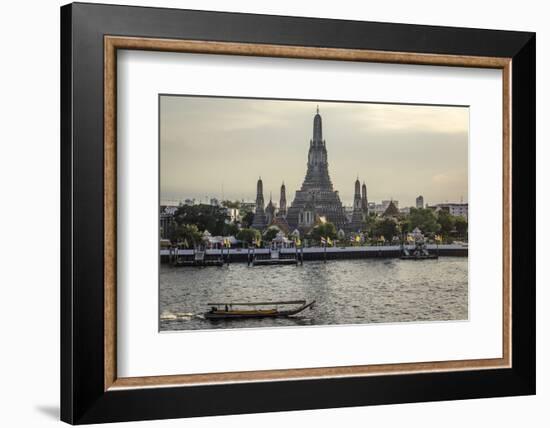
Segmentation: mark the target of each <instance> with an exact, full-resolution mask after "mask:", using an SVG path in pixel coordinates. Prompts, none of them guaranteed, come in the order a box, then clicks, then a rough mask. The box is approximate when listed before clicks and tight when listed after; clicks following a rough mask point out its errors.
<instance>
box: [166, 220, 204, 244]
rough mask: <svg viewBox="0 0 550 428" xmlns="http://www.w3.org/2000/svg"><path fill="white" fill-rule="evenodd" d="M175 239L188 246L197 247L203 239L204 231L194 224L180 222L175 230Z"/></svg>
mask: <svg viewBox="0 0 550 428" xmlns="http://www.w3.org/2000/svg"><path fill="white" fill-rule="evenodd" d="M173 238H174V239H172V240H173V241H176V242H181V243H183V244H184V245H185V246H186V247H196V246H198V245H199V244H200V243H201V241H202V233H201V232H199V229H198V228H197V226H195V225H194V224H180V225H178V226H176V228H175V230H174V236H173Z"/></svg>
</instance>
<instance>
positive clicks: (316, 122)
mask: <svg viewBox="0 0 550 428" xmlns="http://www.w3.org/2000/svg"><path fill="white" fill-rule="evenodd" d="M313 141H314V142H321V141H323V124H322V120H321V115H320V114H319V106H317V113H316V114H315V117H314V118H313Z"/></svg>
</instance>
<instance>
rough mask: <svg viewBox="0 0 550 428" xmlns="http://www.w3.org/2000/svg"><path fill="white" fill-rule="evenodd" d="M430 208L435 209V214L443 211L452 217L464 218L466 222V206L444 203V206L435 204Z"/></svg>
mask: <svg viewBox="0 0 550 428" xmlns="http://www.w3.org/2000/svg"><path fill="white" fill-rule="evenodd" d="M430 208H433V209H435V211H436V212H437V211H440V210H444V211H447V212H448V213H449V214H451V215H453V216H457V217H459V216H460V217H464V218H465V219H466V220H468V204H464V203H444V204H436V205H434V206H433V207H430Z"/></svg>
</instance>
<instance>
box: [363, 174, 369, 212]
mask: <svg viewBox="0 0 550 428" xmlns="http://www.w3.org/2000/svg"><path fill="white" fill-rule="evenodd" d="M361 210H362V211H363V218H367V216H368V215H369V200H368V198H367V185H366V184H365V182H364V181H363V187H362V188H361Z"/></svg>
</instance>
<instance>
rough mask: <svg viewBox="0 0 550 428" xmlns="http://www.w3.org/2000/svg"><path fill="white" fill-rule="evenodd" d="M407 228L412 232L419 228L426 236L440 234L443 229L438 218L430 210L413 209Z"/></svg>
mask: <svg viewBox="0 0 550 428" xmlns="http://www.w3.org/2000/svg"><path fill="white" fill-rule="evenodd" d="M407 227H408V229H409V230H410V231H413V230H414V229H415V228H417V227H418V228H419V229H420V230H421V231H422V232H423V233H424V234H426V233H436V232H439V229H440V228H441V226H440V225H439V224H438V222H437V217H436V216H435V214H434V212H433V211H432V210H431V209H429V208H411V212H410V214H409V218H408V226H407Z"/></svg>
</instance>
